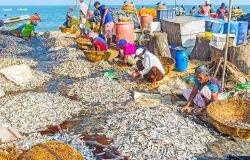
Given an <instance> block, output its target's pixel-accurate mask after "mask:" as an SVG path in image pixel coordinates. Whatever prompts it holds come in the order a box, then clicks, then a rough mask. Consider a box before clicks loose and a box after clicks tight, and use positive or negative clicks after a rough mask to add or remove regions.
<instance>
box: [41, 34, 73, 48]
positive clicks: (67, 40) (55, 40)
mask: <svg viewBox="0 0 250 160" xmlns="http://www.w3.org/2000/svg"><path fill="white" fill-rule="evenodd" d="M46 34H47V33H46ZM41 38H43V40H44V42H43V43H42V45H43V46H47V47H52V46H53V47H69V46H70V45H74V44H75V42H74V37H73V36H71V35H67V34H60V33H57V32H53V33H52V32H51V33H49V35H45V36H41Z"/></svg>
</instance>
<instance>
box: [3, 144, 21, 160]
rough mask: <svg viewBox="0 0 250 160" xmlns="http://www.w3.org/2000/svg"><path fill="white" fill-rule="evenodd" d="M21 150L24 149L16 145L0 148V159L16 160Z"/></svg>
mask: <svg viewBox="0 0 250 160" xmlns="http://www.w3.org/2000/svg"><path fill="white" fill-rule="evenodd" d="M23 152H24V150H22V149H20V148H18V147H16V146H9V147H6V148H0V160H17V159H18V157H19V156H20V155H21V154H22V153H23Z"/></svg>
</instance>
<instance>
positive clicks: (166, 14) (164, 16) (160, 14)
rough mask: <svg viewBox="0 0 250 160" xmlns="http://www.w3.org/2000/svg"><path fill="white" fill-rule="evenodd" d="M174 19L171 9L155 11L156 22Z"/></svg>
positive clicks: (173, 11) (174, 15)
mask: <svg viewBox="0 0 250 160" xmlns="http://www.w3.org/2000/svg"><path fill="white" fill-rule="evenodd" d="M175 17H176V14H175V10H173V9H161V10H157V19H158V20H169V19H174V18H175Z"/></svg>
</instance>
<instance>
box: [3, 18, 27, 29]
mask: <svg viewBox="0 0 250 160" xmlns="http://www.w3.org/2000/svg"><path fill="white" fill-rule="evenodd" d="M29 19H30V16H29V15H23V16H18V17H12V18H8V19H5V20H3V23H4V26H3V27H0V30H8V31H11V30H17V29H21V28H22V27H23V26H25V24H27V22H28V21H29Z"/></svg>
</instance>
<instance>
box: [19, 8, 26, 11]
mask: <svg viewBox="0 0 250 160" xmlns="http://www.w3.org/2000/svg"><path fill="white" fill-rule="evenodd" d="M16 10H17V11H28V8H18V9H16Z"/></svg>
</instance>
